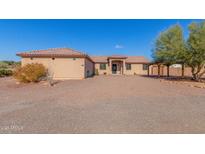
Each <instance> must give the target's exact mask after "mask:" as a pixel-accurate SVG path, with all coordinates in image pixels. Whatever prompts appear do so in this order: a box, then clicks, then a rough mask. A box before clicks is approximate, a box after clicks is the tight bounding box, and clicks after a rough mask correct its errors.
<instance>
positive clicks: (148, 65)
mask: <svg viewBox="0 0 205 154" xmlns="http://www.w3.org/2000/svg"><path fill="white" fill-rule="evenodd" d="M149 66H150V65H148V70H147V75H148V76H149V74H150V73H149Z"/></svg>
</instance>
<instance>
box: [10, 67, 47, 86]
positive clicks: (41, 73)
mask: <svg viewBox="0 0 205 154" xmlns="http://www.w3.org/2000/svg"><path fill="white" fill-rule="evenodd" d="M46 75H47V70H46V68H45V67H44V66H43V65H42V64H37V63H33V64H27V65H25V66H23V67H17V68H16V69H15V71H14V74H13V76H14V78H15V79H17V80H18V81H20V82H23V83H29V82H39V81H40V80H41V79H42V78H43V77H46Z"/></svg>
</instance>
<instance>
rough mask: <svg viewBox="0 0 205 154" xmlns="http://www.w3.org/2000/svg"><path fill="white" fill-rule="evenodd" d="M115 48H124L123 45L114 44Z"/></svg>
mask: <svg viewBox="0 0 205 154" xmlns="http://www.w3.org/2000/svg"><path fill="white" fill-rule="evenodd" d="M115 48H116V49H122V48H124V47H123V45H120V44H116V45H115Z"/></svg>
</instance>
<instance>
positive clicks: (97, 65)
mask: <svg viewBox="0 0 205 154" xmlns="http://www.w3.org/2000/svg"><path fill="white" fill-rule="evenodd" d="M96 69H97V70H98V73H99V75H102V74H110V68H109V66H108V64H107V63H106V70H101V69H100V63H95V70H96Z"/></svg>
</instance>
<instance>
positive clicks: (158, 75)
mask: <svg viewBox="0 0 205 154" xmlns="http://www.w3.org/2000/svg"><path fill="white" fill-rule="evenodd" d="M157 66H158V77H160V65H159V64H158V65H157Z"/></svg>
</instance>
